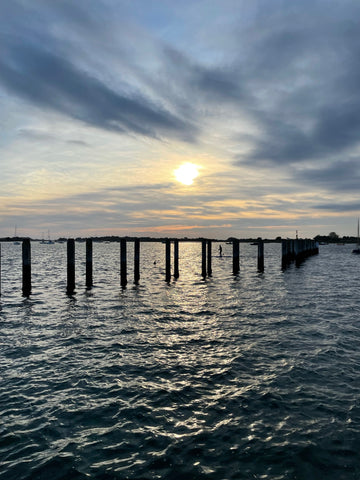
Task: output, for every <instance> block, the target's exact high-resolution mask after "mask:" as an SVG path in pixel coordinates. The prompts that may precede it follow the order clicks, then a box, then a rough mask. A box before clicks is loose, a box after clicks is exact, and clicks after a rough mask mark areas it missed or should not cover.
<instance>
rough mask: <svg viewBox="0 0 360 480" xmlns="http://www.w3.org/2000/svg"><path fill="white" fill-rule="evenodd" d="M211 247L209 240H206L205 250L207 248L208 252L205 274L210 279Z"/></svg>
mask: <svg viewBox="0 0 360 480" xmlns="http://www.w3.org/2000/svg"><path fill="white" fill-rule="evenodd" d="M211 246H212V245H211V240H208V241H207V248H208V251H207V274H208V276H209V277H211V275H212V267H211V255H212V253H211V250H212V248H211Z"/></svg>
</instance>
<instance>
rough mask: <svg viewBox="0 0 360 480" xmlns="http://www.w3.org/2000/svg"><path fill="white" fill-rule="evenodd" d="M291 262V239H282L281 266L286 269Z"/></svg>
mask: <svg viewBox="0 0 360 480" xmlns="http://www.w3.org/2000/svg"><path fill="white" fill-rule="evenodd" d="M288 263H289V241H288V240H281V268H282V269H283V270H284V269H286V267H287V266H288Z"/></svg>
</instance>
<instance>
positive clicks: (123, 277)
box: [120, 238, 127, 288]
mask: <svg viewBox="0 0 360 480" xmlns="http://www.w3.org/2000/svg"><path fill="white" fill-rule="evenodd" d="M126 284H127V256H126V240H125V238H122V239H121V240H120V285H121V287H122V288H125V287H126Z"/></svg>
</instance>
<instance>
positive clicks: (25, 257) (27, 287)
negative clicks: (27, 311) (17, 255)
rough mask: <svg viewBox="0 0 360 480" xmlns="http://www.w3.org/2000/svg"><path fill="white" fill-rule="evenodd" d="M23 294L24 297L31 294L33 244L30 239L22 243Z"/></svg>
mask: <svg viewBox="0 0 360 480" xmlns="http://www.w3.org/2000/svg"><path fill="white" fill-rule="evenodd" d="M22 292H23V296H24V297H28V296H29V295H30V293H31V243H30V238H25V239H24V240H23V242H22Z"/></svg>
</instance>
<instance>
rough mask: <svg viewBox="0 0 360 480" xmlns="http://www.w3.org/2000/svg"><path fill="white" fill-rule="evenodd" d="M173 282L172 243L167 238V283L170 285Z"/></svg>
mask: <svg viewBox="0 0 360 480" xmlns="http://www.w3.org/2000/svg"><path fill="white" fill-rule="evenodd" d="M170 280H171V241H170V240H169V239H168V238H167V239H166V240H165V282H167V283H169V282H170Z"/></svg>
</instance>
